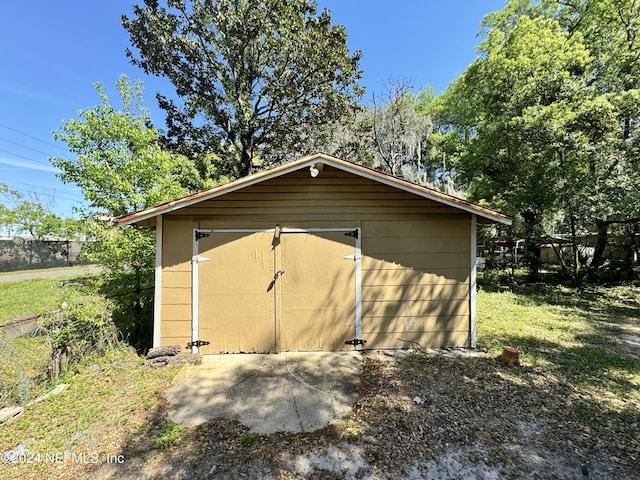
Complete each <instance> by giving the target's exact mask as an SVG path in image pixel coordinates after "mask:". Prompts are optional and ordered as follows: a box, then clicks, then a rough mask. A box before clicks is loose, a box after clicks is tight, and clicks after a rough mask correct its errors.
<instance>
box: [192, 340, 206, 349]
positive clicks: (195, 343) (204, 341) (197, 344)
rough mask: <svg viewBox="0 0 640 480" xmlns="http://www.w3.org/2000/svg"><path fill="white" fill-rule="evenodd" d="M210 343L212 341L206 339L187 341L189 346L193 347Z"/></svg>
mask: <svg viewBox="0 0 640 480" xmlns="http://www.w3.org/2000/svg"><path fill="white" fill-rule="evenodd" d="M209 343H211V342H207V341H206V340H196V341H195V342H189V343H187V348H193V347H198V348H200V347H204V346H205V345H209Z"/></svg>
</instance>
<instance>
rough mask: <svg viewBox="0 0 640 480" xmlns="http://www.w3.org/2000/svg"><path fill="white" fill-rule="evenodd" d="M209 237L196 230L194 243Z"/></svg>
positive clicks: (208, 234)
mask: <svg viewBox="0 0 640 480" xmlns="http://www.w3.org/2000/svg"><path fill="white" fill-rule="evenodd" d="M210 235H211V234H210V233H205V232H201V231H200V230H196V242H197V241H198V240H200V239H201V238H206V237H208V236H210Z"/></svg>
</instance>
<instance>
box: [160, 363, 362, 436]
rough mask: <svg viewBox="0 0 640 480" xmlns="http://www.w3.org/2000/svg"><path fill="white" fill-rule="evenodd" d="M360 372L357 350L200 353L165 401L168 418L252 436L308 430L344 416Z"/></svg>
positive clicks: (177, 378) (352, 396)
mask: <svg viewBox="0 0 640 480" xmlns="http://www.w3.org/2000/svg"><path fill="white" fill-rule="evenodd" d="M361 373H362V358H361V354H360V353H357V352H304V353H297V352H296V353H291V352H286V353H279V354H273V355H261V354H248V355H243V354H235V355H205V356H203V360H202V364H201V365H198V366H189V367H184V368H183V369H182V370H181V371H180V372H179V373H178V375H177V376H176V378H175V380H174V384H173V386H172V387H171V388H170V389H169V390H167V391H166V392H165V397H166V399H167V400H168V402H169V404H170V407H169V418H170V419H171V420H172V421H174V422H176V423H179V424H182V425H185V426H187V427H194V426H196V425H199V424H201V423H204V422H206V421H208V420H210V419H212V418H216V417H224V418H229V419H233V420H238V421H239V422H241V423H242V424H244V425H246V426H248V427H250V428H251V430H252V431H254V432H256V433H265V434H268V433H273V432H278V431H286V432H312V431H314V430H318V429H320V428H323V427H325V426H327V425H329V424H331V423H333V422H334V421H336V420H339V419H340V418H342V417H343V416H344V415H346V414H347V413H349V411H350V410H351V407H352V406H353V404H354V403H355V401H356V398H357V393H358V385H359V383H360V374H361Z"/></svg>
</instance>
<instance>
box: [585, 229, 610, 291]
mask: <svg viewBox="0 0 640 480" xmlns="http://www.w3.org/2000/svg"><path fill="white" fill-rule="evenodd" d="M609 225H610V223H609V222H607V221H605V220H596V226H597V229H598V231H597V234H598V238H597V240H596V246H595V250H594V252H593V260H591V266H590V267H589V281H595V280H597V278H598V269H599V268H600V267H601V266H602V264H603V263H604V252H605V250H606V248H607V242H608V239H609V233H608V230H609Z"/></svg>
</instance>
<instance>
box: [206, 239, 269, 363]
mask: <svg viewBox="0 0 640 480" xmlns="http://www.w3.org/2000/svg"><path fill="white" fill-rule="evenodd" d="M272 239H273V234H271V233H263V232H258V233H211V234H210V236H209V237H204V238H201V239H200V240H199V241H198V243H199V245H198V247H199V254H200V256H201V257H206V258H209V259H210V260H208V261H201V262H199V264H198V269H199V286H198V297H199V298H198V310H199V315H198V316H199V339H200V340H205V341H208V342H210V344H209V345H205V346H203V347H201V348H200V353H203V354H217V353H238V352H274V351H275V350H276V344H275V312H274V298H275V297H274V293H275V292H274V290H271V291H269V292H267V289H268V287H269V283H270V282H271V280H272V279H273V275H274V268H273V267H274V252H273V250H272V248H271V242H272Z"/></svg>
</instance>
